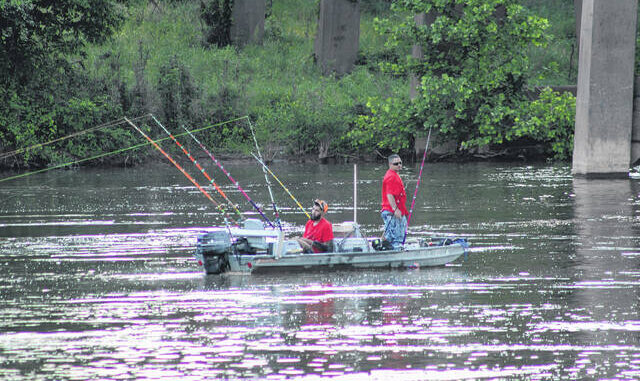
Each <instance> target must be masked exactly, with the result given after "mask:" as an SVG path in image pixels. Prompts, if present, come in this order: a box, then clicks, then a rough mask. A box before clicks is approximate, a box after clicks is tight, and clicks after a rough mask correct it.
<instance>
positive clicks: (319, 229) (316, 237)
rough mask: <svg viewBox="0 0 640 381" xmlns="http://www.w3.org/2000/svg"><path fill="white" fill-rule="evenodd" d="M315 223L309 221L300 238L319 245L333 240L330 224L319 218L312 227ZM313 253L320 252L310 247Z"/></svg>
mask: <svg viewBox="0 0 640 381" xmlns="http://www.w3.org/2000/svg"><path fill="white" fill-rule="evenodd" d="M314 222H315V221H313V220H309V221H307V224H306V225H305V226H304V234H303V235H302V238H308V239H310V240H312V241H318V242H320V243H327V242H329V241H331V240H332V239H333V227H332V226H331V222H329V221H327V220H325V219H324V218H321V219H320V220H319V221H318V224H317V225H314V224H313V223H314ZM312 249H313V252H314V253H320V250H318V249H316V248H315V246H314V247H312Z"/></svg>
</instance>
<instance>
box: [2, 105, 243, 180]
mask: <svg viewBox="0 0 640 381" xmlns="http://www.w3.org/2000/svg"><path fill="white" fill-rule="evenodd" d="M148 116H149V115H144V116H141V117H137V118H135V119H133V120H137V119H141V118H145V117H148ZM245 118H247V117H246V116H243V117H240V118H236V119H231V120H227V121H224V122H220V123H216V124H212V125H209V126H205V127H201V128H197V129H195V130H191V132H200V131H205V130H209V129H211V128H214V127H219V126H222V125H225V124H227V123H232V122H237V121H239V120H242V119H245ZM186 134H187V133H186V132H183V133H180V134H177V135H175V136H176V137H180V136H184V135H186ZM168 139H169V138H168V137H166V138H161V139H157V140H156V142H158V143H159V142H163V141H165V140H168ZM150 144H151V143H149V142H146V143H140V144H136V145H133V146H130V147H127V148H121V149H117V150H114V151H111V152H106V153H102V154H99V155H95V156H91V157H87V158H84V159H78V160H73V161H70V162H66V163H62V164H57V165H54V166H52V167H47V168H43V169H39V170H35V171H31V172H25V173H21V174H18V175H14V176H9V177H5V178H2V179H0V183H2V182H5V181H9V180H15V179H19V178H22V177H27V176H31V175H35V174H38V173H43V172H47V171H51V170H54V169H58V168H64V167H68V166H71V165H74V164H80V163H84V162H86V161H90V160H95V159H100V158H103V157H107V156H111V155H117V154H119V153H123V152H127V151H131V150H135V149H138V148H142V147H145V146H148V145H150Z"/></svg>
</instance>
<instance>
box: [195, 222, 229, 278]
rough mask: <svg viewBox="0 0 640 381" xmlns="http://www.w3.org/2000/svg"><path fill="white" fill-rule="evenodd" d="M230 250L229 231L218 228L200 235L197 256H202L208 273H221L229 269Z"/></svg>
mask: <svg viewBox="0 0 640 381" xmlns="http://www.w3.org/2000/svg"><path fill="white" fill-rule="evenodd" d="M230 250H231V239H230V238H229V232H227V231H224V230H217V231H213V232H209V233H206V234H203V235H201V236H199V237H198V243H197V245H196V258H202V262H203V266H204V269H205V271H206V272H207V274H220V273H223V272H224V271H226V270H227V267H228V263H227V259H226V254H227V253H228V252H230Z"/></svg>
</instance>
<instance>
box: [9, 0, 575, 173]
mask: <svg viewBox="0 0 640 381" xmlns="http://www.w3.org/2000/svg"><path fill="white" fill-rule="evenodd" d="M449 2H459V1H453V0H452V1H441V0H424V1H413V2H412V3H423V4H425V5H426V4H431V3H433V4H440V5H439V6H444V5H445V4H446V3H449ZM466 2H468V3H470V4H477V5H478V6H481V7H490V6H493V5H497V4H499V3H504V1H494V0H466ZM528 2H529V3H531V4H530V5H531V7H532V9H533V10H534V11H537V12H538V11H539V12H540V14H542V15H544V16H548V17H551V20H552V23H551V27H550V28H549V30H550V31H552V32H553V33H561V35H559V36H553V38H551V36H550V35H549V34H542V33H543V32H542V28H541V26H542V24H544V20H543V19H536V20H539V21H537V23H536V25H535V26H532V27H530V28H534V27H535V29H536V31H537V32H536V33H540V35H538V36H535V37H534V38H533V40H535V41H536V42H537V41H542V40H545V41H550V42H549V45H548V46H549V48H545V49H543V48H535V47H531V46H530V45H529V44H528V43H527V42H529V41H533V40H532V39H531V38H530V39H529V40H527V41H523V42H520V41H510V42H509V43H511V44H514V45H516V46H518V47H519V49H520V50H521V51H520V52H516V56H517V60H516V61H517V62H514V63H513V65H515V66H517V68H516V69H517V71H519V72H518V75H517V77H514V78H508V76H507V73H506V72H503V73H502V74H500V75H499V76H498V75H497V76H496V77H495V78H494V79H493V82H494V85H496V84H497V82H501V81H504V80H505V79H507V78H508V79H509V81H510V82H509V86H510V90H509V91H510V92H507V93H506V94H505V95H503V96H502V98H500V96H497V98H494V99H497V100H499V101H494V102H493V104H492V106H491V107H493V108H491V109H487V110H485V111H486V113H485V116H486V117H484V119H482V120H481V125H482V126H483V128H478V125H474V124H473V123H475V122H474V120H473V118H472V117H471V115H470V114H469V112H468V110H470V109H472V108H474V107H476V108H478V109H481V105H479V103H478V102H479V100H478V99H477V94H476V95H474V96H475V97H476V100H474V101H473V102H470V101H468V100H469V99H470V96H467V95H465V94H466V93H467V92H468V91H469V89H471V90H472V91H474V92H475V91H478V90H479V89H481V88H482V86H480V83H481V82H482V81H483V80H486V75H489V74H490V73H489V72H488V70H484V69H488V67H487V68H484V69H483V70H480V71H482V72H483V73H480V72H478V73H474V75H475V76H476V77H475V78H474V79H473V81H472V82H465V81H466V80H468V78H472V77H465V78H467V79H461V78H460V77H457V76H456V75H453V74H447V75H448V77H444V76H441V77H440V79H437V78H436V77H435V76H431V77H429V78H431V79H427V80H426V82H423V86H426V87H424V89H431V90H434V89H438V90H439V93H438V94H443V93H442V89H443V86H444V87H446V88H447V91H449V92H450V94H449V95H448V96H447V97H436V96H435V94H436V93H433V94H431V95H430V98H429V99H427V97H423V98H422V102H424V103H423V104H422V107H423V108H422V111H421V112H420V113H415V112H414V113H413V114H410V113H409V112H408V110H409V109H406V107H407V105H408V104H409V101H408V87H409V80H408V76H407V73H406V70H394V71H391V72H390V71H388V70H382V69H381V68H382V67H387V68H390V67H391V68H394V67H395V69H401V68H402V67H403V66H405V68H406V64H407V61H406V59H405V57H406V56H407V54H409V53H410V44H411V40H407V41H403V42H400V43H397V44H388V43H387V42H388V37H389V34H387V35H383V34H380V33H379V32H378V29H377V28H378V24H377V23H376V22H375V19H376V18H381V19H391V20H393V22H397V23H400V22H401V21H403V20H405V18H406V16H407V13H406V10H401V9H393V10H392V9H391V7H390V4H389V1H386V0H361V9H362V14H361V24H360V53H359V58H358V62H357V65H356V67H355V68H354V70H353V71H352V73H350V74H348V75H345V76H342V77H340V78H336V77H332V76H329V77H324V76H322V75H321V73H320V71H319V69H318V68H317V67H316V65H315V63H314V57H313V41H314V37H315V33H316V27H317V25H316V21H317V17H318V1H317V0H314V1H310V0H273V1H267V4H268V9H267V18H266V21H265V39H264V42H263V44H262V45H261V46H256V45H248V46H245V47H243V48H237V47H234V46H228V45H227V44H226V43H225V42H224V38H225V36H226V34H225V33H226V31H225V30H228V29H225V28H224V25H222V26H221V27H220V28H216V20H222V21H221V22H223V23H224V20H225V14H226V13H225V12H227V13H228V9H227V8H225V6H227V5H229V4H230V3H232V2H230V1H229V0H203V1H201V2H193V1H180V0H163V1H161V0H156V1H147V0H130V1H124V0H123V1H115V0H111V1H107V0H105V1H97V0H75V1H72V0H62V1H57V2H53V3H52V2H45V1H43V0H40V1H39V0H25V1H5V0H0V19H2V20H0V21H2V22H4V23H6V24H2V25H13V24H10V22H11V23H19V22H22V23H23V24H24V25H39V26H40V27H34V32H33V33H31V34H28V33H27V34H25V35H26V36H27V37H28V38H27V39H25V40H24V41H21V42H22V44H23V45H21V47H22V50H15V48H14V47H13V46H12V45H11V41H12V40H11V38H8V37H7V36H10V34H7V33H6V31H5V30H4V29H3V34H2V40H1V41H0V42H1V45H0V48H2V49H0V65H5V66H2V68H3V69H4V68H9V66H8V65H10V64H11V63H12V62H17V61H15V60H14V59H13V57H15V56H18V57H24V58H25V60H27V61H29V62H31V63H30V64H29V62H27V64H20V65H15V66H16V67H14V68H10V69H11V70H14V71H15V70H18V68H20V69H22V68H29V71H26V72H25V73H26V74H14V75H11V76H9V78H8V80H7V81H6V82H5V83H2V85H3V86H2V88H0V96H2V99H7V100H8V102H5V103H3V104H2V105H0V125H2V126H6V128H3V129H2V130H0V152H8V151H12V150H17V149H20V148H23V147H28V146H32V145H34V144H38V143H42V142H47V141H50V140H53V139H56V138H59V137H61V136H66V135H69V134H72V133H74V132H78V131H82V130H84V129H87V128H90V127H94V126H97V125H100V124H101V123H105V122H107V121H111V120H115V119H118V118H121V117H122V116H128V117H138V116H142V115H145V114H147V113H153V114H154V115H156V116H157V117H158V119H160V120H161V121H162V123H163V124H164V125H165V126H167V128H169V129H170V130H172V131H180V130H181V129H180V126H182V125H184V126H187V127H191V128H197V127H202V126H205V125H210V124H212V123H218V122H221V121H225V120H230V119H234V118H237V117H241V116H244V115H248V116H249V117H250V118H251V121H252V122H253V127H254V128H255V130H256V134H257V136H258V139H259V141H260V144H261V146H262V147H263V149H264V150H265V153H266V156H267V157H268V158H273V157H275V156H277V155H281V156H282V155H284V156H288V157H294V156H295V157H302V156H307V155H310V156H314V157H318V158H325V157H331V156H334V157H341V156H344V155H357V154H362V153H363V154H370V153H371V152H372V151H373V150H374V149H375V148H377V147H380V148H385V147H386V148H389V149H398V148H400V147H402V146H403V145H404V146H406V144H404V143H407V142H409V141H411V139H412V138H413V134H415V133H419V132H420V131H424V129H425V128H426V127H427V126H428V125H438V126H440V128H441V131H442V132H443V133H444V134H445V135H444V136H445V137H446V134H447V133H448V134H449V136H450V137H453V138H456V139H458V140H459V141H461V142H462V141H464V142H467V143H469V146H472V145H474V144H483V143H487V142H493V143H499V142H500V141H501V140H500V139H502V140H503V141H508V140H509V138H511V137H513V139H521V138H528V139H532V140H534V141H536V142H540V143H541V144H544V145H545V147H548V148H547V150H548V152H549V155H550V156H553V157H555V158H559V159H562V158H563V157H566V156H563V155H565V154H566V152H570V151H567V148H566V147H568V144H570V140H571V130H572V123H569V122H567V119H566V118H567V117H571V113H570V112H566V110H565V109H563V107H570V105H571V99H569V98H567V97H566V96H564V98H562V101H560V100H559V99H560V98H558V95H553V94H549V93H544V94H545V96H544V97H541V98H540V100H539V101H538V102H537V103H535V102H534V103H533V104H531V105H528V104H527V101H526V100H525V99H524V98H523V97H522V96H521V94H520V91H524V90H525V86H526V85H529V86H535V85H549V84H567V83H574V82H575V75H576V71H575V63H574V62H572V61H571V53H570V50H569V52H568V50H567V49H568V48H569V47H570V46H571V45H570V43H569V41H570V40H571V39H572V37H571V35H570V31H569V29H570V28H569V25H573V24H572V22H571V21H567V19H568V18H570V17H572V14H570V12H569V11H572V8H570V7H567V6H566V4H564V3H565V2H560V1H553V0H548V1H544V2H534V1H528ZM398 3H403V1H400V2H398ZM404 3H409V2H408V1H404ZM506 3H514V4H515V1H506ZM539 3H544V4H546V8H545V7H544V6H542V5H536V4H539ZM44 4H48V5H46V6H45V5H44ZM97 5H100V6H97ZM559 9H560V10H563V12H564V13H558V10H559ZM34 10H37V12H36V11H34ZM65 10H66V11H68V12H69V17H79V19H80V20H82V23H80V24H78V23H73V22H72V21H70V20H73V18H70V19H68V20H67V19H65V17H59V18H56V21H55V22H54V21H52V20H49V19H48V18H47V17H46V15H49V14H65V13H64V12H63V11H65ZM522 12H524V10H523V11H522ZM557 14H560V15H561V16H556V15H557ZM562 15H564V16H562ZM478 17H480V15H478ZM483 17H484V16H483ZM556 19H557V22H558V23H560V22H561V23H562V24H561V26H559V27H556V26H554V24H553V21H555V20H556ZM7 20H9V21H7ZM16 20H17V21H16ZM21 20H22V21H21ZM469 21H471V20H469ZM392 24H393V23H392ZM21 25H22V24H16V25H15V26H14V27H13V29H10V30H12V31H14V32H15V33H16V34H17V32H16V31H17V30H22V29H20V28H21ZM54 27H55V28H57V29H58V30H60V31H61V32H60V33H59V34H56V33H53V32H52V31H54V30H56V29H55V28H54ZM440 27H441V29H440V32H441V33H442V32H444V30H445V29H444V28H449V27H450V26H446V25H444V24H443V25H441V26H440ZM472 27H473V24H472V23H471V22H470V23H469V24H468V25H465V28H472ZM3 28H4V27H3ZM38 30H44V31H47V32H48V35H47V34H45V35H42V36H41V35H38V34H37V33H36V31H38ZM450 32H451V31H450ZM459 32H460V33H459V35H460V37H461V38H462V37H465V36H467V35H468V34H467V33H466V32H467V30H461V31H459ZM527 33H529V32H527ZM531 33H533V32H531ZM60 36H63V37H64V38H62V39H61V40H60V41H58V40H56V38H60ZM530 37H531V36H530ZM496 38H498V37H496ZM496 41H497V40H496ZM452 42H454V41H453V40H452ZM506 43H507V42H506V41H502V42H499V43H498V42H496V44H497V45H492V46H493V47H496V48H500V49H502V47H503V45H504V44H506ZM476 44H477V42H476ZM500 44H502V45H500ZM45 48H46V49H45ZM16 52H18V53H19V54H21V55H17V54H18V53H16ZM507 53H508V52H507V51H504V54H507ZM520 53H525V54H520ZM456 54H458V55H457V56H456V57H458V58H456V60H457V61H456V62H457V63H456V62H450V63H449V64H448V65H449V66H448V67H447V68H445V67H442V68H441V70H445V69H446V70H452V69H453V66H454V65H456V64H464V59H463V58H464V57H463V56H462V55H463V51H459V52H458V53H456ZM528 59H531V61H532V65H531V66H527V65H522V62H523V61H525V60H528ZM574 60H575V59H574ZM572 65H573V66H572ZM515 66H514V67H515ZM473 69H474V68H473V67H471V66H469V65H467V66H465V67H461V68H460V70H462V71H467V72H468V71H473ZM477 69H480V68H477ZM439 70H440V69H439ZM505 70H506V69H505ZM6 72H10V73H12V72H11V71H6ZM442 73H444V71H442ZM442 73H441V74H442ZM430 81H431V82H430ZM471 83H473V86H471V87H469V86H468V85H469V84H471ZM514 83H517V86H515V87H514ZM465 87H468V88H467V89H465ZM490 89H493V90H495V89H497V87H496V86H494V87H491V88H489V87H487V88H484V90H482V91H485V93H484V94H485V95H486V91H489V90H490ZM423 94H426V93H423ZM461 95H464V97H462V98H461V100H460V101H458V100H456V99H455V96H461ZM461 102H462V103H461ZM510 102H511V103H513V102H516V103H518V104H519V105H520V106H522V109H521V110H527V108H526V107H530V111H531V115H530V116H529V115H526V114H525V113H524V111H521V112H520V113H519V114H517V115H516V114H513V115H512V114H511V113H510V111H508V110H506V109H503V108H498V109H499V110H502V111H505V113H506V114H508V117H506V118H503V117H500V118H498V117H496V116H494V114H493V113H492V112H493V111H495V110H496V108H495V106H500V107H503V106H504V105H505V104H507V103H510ZM433 105H437V107H436V108H434V109H433V110H431V112H429V108H428V107H431V106H433ZM447 105H453V107H454V109H455V110H457V111H459V113H460V115H462V113H467V114H468V115H466V116H465V117H464V118H458V117H455V115H454V117H453V119H452V117H451V115H449V114H450V113H448V112H447V107H448V106H447ZM427 106H428V107H427ZM525 106H526V107H525ZM456 107H457V108H456ZM509 107H511V106H509ZM379 109H381V110H384V109H389V110H390V111H392V112H391V113H387V117H386V118H387V119H385V120H378V121H377V122H375V123H373V122H372V124H371V125H363V124H362V123H363V121H364V120H366V118H370V117H372V116H376V115H379V113H378V110H379ZM465 110H466V111H465ZM414 111H415V109H414ZM550 111H553V112H554V114H553V115H552V116H551V118H552V120H549V118H548V115H545V116H546V117H545V118H542V117H540V116H539V115H538V114H536V115H538V117H537V119H536V118H534V117H533V115H534V114H535V113H536V112H537V113H547V112H550ZM556 111H557V112H556ZM447 118H448V119H447ZM554 118H555V119H554ZM407 121H410V122H411V123H407ZM425 121H426V123H425ZM447 121H448V122H447ZM560 121H561V122H560ZM376 123H377V125H376ZM517 123H519V125H517V126H516V124H517ZM545 123H550V124H547V125H545ZM509 124H512V126H511V127H512V129H511V130H509V127H510V126H509ZM551 125H553V127H551V128H549V126H551ZM372 126H374V127H375V128H372ZM246 127H247V126H246V124H245V123H244V122H239V123H234V124H231V125H225V126H222V127H220V128H218V129H215V130H212V131H214V132H212V133H210V134H207V135H206V136H203V140H205V142H206V143H207V144H209V145H210V146H211V147H215V148H216V149H225V150H228V151H242V150H245V149H247V147H249V146H250V143H251V142H250V135H249V133H248V131H247V128H246ZM145 128H146V130H147V131H149V132H150V133H151V136H152V137H155V138H159V137H164V135H163V133H162V132H161V131H160V130H158V129H153V128H152V126H151V124H149V125H147V126H145ZM490 128H495V129H496V131H500V132H499V134H498V133H495V132H492V131H490V130H489V129H490ZM559 129H564V130H562V132H560V131H559ZM552 130H556V132H554V133H553V134H552V133H551V131H552ZM389 132H394V135H397V136H398V137H400V138H401V139H400V140H394V138H390V137H389V136H390V135H389ZM395 132H400V133H399V134H397V133H395ZM509 134H511V135H509ZM550 135H553V136H550ZM563 139H566V141H565V140H563ZM140 142H141V138H140V137H139V136H138V135H136V133H135V131H132V130H131V129H130V128H129V127H128V126H126V125H120V126H114V127H109V128H105V129H100V130H96V131H95V132H92V133H91V134H86V135H82V137H78V138H74V139H69V140H65V141H63V142H60V143H56V144H52V145H49V146H46V147H41V148H37V149H34V150H30V151H27V152H21V153H20V154H17V155H12V156H8V157H7V156H0V158H1V160H3V161H2V162H0V165H2V166H5V167H11V166H14V167H15V166H17V167H24V166H47V165H53V164H56V163H60V162H63V161H65V160H66V161H68V160H73V159H80V158H84V157H87V156H92V155H97V154H100V153H102V152H109V151H112V150H116V149H118V148H123V147H127V146H131V145H134V144H138V143H140ZM563 143H564V144H565V145H564V147H565V148H562V147H563V146H562V144H563ZM149 151H150V150H140V151H137V152H138V153H137V154H134V156H133V157H117V158H113V159H110V160H111V163H124V162H130V161H131V160H134V161H135V160H141V159H143V158H144V152H149ZM128 155H132V154H131V153H130V152H129V153H128Z"/></svg>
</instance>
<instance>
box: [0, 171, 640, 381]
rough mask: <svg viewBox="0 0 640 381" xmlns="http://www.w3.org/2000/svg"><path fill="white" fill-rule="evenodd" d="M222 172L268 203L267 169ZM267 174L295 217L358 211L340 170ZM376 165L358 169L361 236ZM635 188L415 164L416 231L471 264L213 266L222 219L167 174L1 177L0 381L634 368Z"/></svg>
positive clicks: (635, 373) (628, 374) (295, 223)
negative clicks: (321, 207) (200, 258)
mask: <svg viewBox="0 0 640 381" xmlns="http://www.w3.org/2000/svg"><path fill="white" fill-rule="evenodd" d="M409 167H410V168H407V169H406V170H405V171H404V172H403V174H402V176H403V178H404V179H405V183H406V184H407V189H408V193H409V194H410V196H411V195H413V190H414V188H415V184H416V179H417V172H418V168H417V166H409ZM207 169H208V170H209V172H210V173H213V174H215V178H216V181H217V182H219V183H220V185H221V186H222V189H223V190H224V191H225V192H226V194H227V195H228V196H229V198H231V199H233V200H234V202H236V203H238V204H239V205H240V209H241V211H242V212H246V214H247V215H249V216H251V217H254V218H255V217H259V215H258V214H257V213H256V212H254V211H251V210H250V209H251V207H250V205H249V204H248V203H247V202H246V200H245V199H244V198H243V197H242V195H241V193H240V192H239V191H238V190H236V189H235V187H234V186H233V185H231V184H230V182H229V181H227V180H226V178H224V176H223V175H222V174H221V173H220V172H219V171H214V169H213V168H212V167H211V166H207ZM227 169H228V170H229V171H230V173H231V174H232V175H233V176H234V178H235V179H236V180H237V181H238V182H239V183H240V185H241V186H242V187H243V188H244V189H245V191H246V192H247V194H249V196H250V197H251V198H252V199H254V200H256V201H257V202H260V203H262V204H263V205H264V207H265V209H269V207H270V201H269V194H268V192H267V188H266V187H265V185H264V184H265V181H264V176H263V173H262V171H261V170H260V168H258V167H257V166H255V165H254V164H252V163H248V162H247V163H237V164H233V165H229V166H228V167H227ZM272 169H273V171H274V172H275V173H276V174H277V175H278V178H279V179H280V181H282V182H283V183H284V184H285V185H286V186H287V188H288V189H289V190H290V191H291V193H293V195H294V196H296V197H297V198H298V200H299V201H300V202H301V203H302V204H303V205H304V207H305V208H309V207H310V204H311V201H312V200H313V199H314V198H322V199H324V200H326V201H327V202H328V203H329V206H330V209H329V215H328V219H329V220H330V221H332V222H340V221H345V220H352V219H353V166H352V165H331V166H323V165H316V164H307V165H303V164H284V163H276V164H274V165H273V167H272ZM385 169H386V168H385V167H384V166H383V165H381V164H379V165H373V164H364V165H360V166H359V168H358V181H357V184H358V209H357V219H358V222H359V223H360V224H361V225H362V228H363V230H364V231H365V232H366V233H367V234H369V235H379V234H380V233H381V229H382V224H381V221H380V217H379V213H378V212H377V210H378V208H379V197H380V196H379V192H380V185H381V178H382V176H383V174H384V171H385ZM1 175H2V176H0V178H4V177H6V176H9V175H10V174H1ZM272 181H273V180H272ZM273 183H274V186H273V193H274V197H275V199H276V202H277V203H278V205H279V207H280V209H281V217H282V220H283V221H284V222H285V228H286V229H287V231H289V233H290V234H296V233H299V232H301V230H302V227H303V224H304V223H305V220H306V218H305V216H304V214H303V213H302V211H301V210H300V209H299V208H298V207H297V206H296V204H295V203H294V202H293V201H292V199H291V198H290V197H289V196H288V195H287V194H286V193H285V192H284V191H283V189H282V187H280V186H279V185H278V184H277V183H276V182H275V181H274V182H273ZM209 188H210V187H208V188H207V189H209ZM211 192H212V193H213V192H215V191H214V190H213V189H211ZM639 192H640V182H639V181H637V180H631V179H628V180H585V179H573V178H572V176H571V174H570V169H569V168H568V167H565V166H549V165H536V166H525V165H522V164H464V165H457V164H427V166H426V168H425V175H424V178H423V181H422V183H421V186H420V192H419V193H418V197H417V201H416V207H415V209H414V214H413V219H412V221H411V226H410V234H412V235H416V236H417V235H433V234H436V235H442V234H456V235H459V236H463V237H466V238H467V239H468V240H469V242H470V243H471V245H472V248H471V250H470V253H469V255H468V256H467V257H466V258H460V259H459V260H457V261H456V262H454V263H452V264H450V265H447V266H444V267H438V268H421V269H411V270H375V271H365V270H359V271H335V272H295V273H282V274H269V275H249V276H246V275H245V276H242V275H225V276H217V275H216V276H214V275H209V276H207V275H204V274H203V272H202V271H201V270H200V269H199V268H198V267H197V266H196V263H195V261H194V260H193V257H192V252H193V250H194V246H195V240H196V237H197V235H198V234H199V233H200V232H202V231H203V230H204V229H205V228H207V227H210V226H214V225H219V224H222V223H223V220H222V218H221V217H220V215H219V213H217V212H216V209H215V207H213V205H212V204H211V203H210V202H209V201H208V200H207V199H206V198H205V197H203V195H202V194H200V193H199V192H198V190H197V189H196V188H195V187H194V186H192V185H191V184H190V183H189V182H188V181H187V180H186V179H185V178H184V177H183V176H182V174H180V173H179V172H178V171H177V170H176V169H175V168H173V167H169V166H164V165H157V166H145V167H140V168H135V169H130V168H129V169H120V168H117V169H109V170H104V169H101V170H98V169H81V170H72V171H64V170H61V171H52V172H47V173H43V174H39V175H34V176H28V177H24V178H21V179H16V180H11V181H7V182H0V201H1V203H0V263H1V264H2V273H1V274H0V295H1V300H0V306H1V308H0V365H1V366H0V379H11V380H14V379H15V380H20V379H28V380H86V379H104V380H123V379H139V380H145V379H149V380H150V379H153V380H159V379H176V378H178V377H180V379H182V380H200V379H205V378H226V379H242V378H247V379H312V380H313V379H320V378H323V379H330V378H334V379H339V380H355V379H374V380H389V379H392V378H395V379H397V380H422V379H433V380H459V379H490V380H494V379H530V380H543V379H544V380H546V379H616V380H632V379H638V378H640V309H639V293H640V234H639V229H640V214H639V213H640V194H639ZM218 199H220V197H218ZM268 216H269V217H270V218H271V217H272V216H273V214H272V213H271V212H269V213H268Z"/></svg>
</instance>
